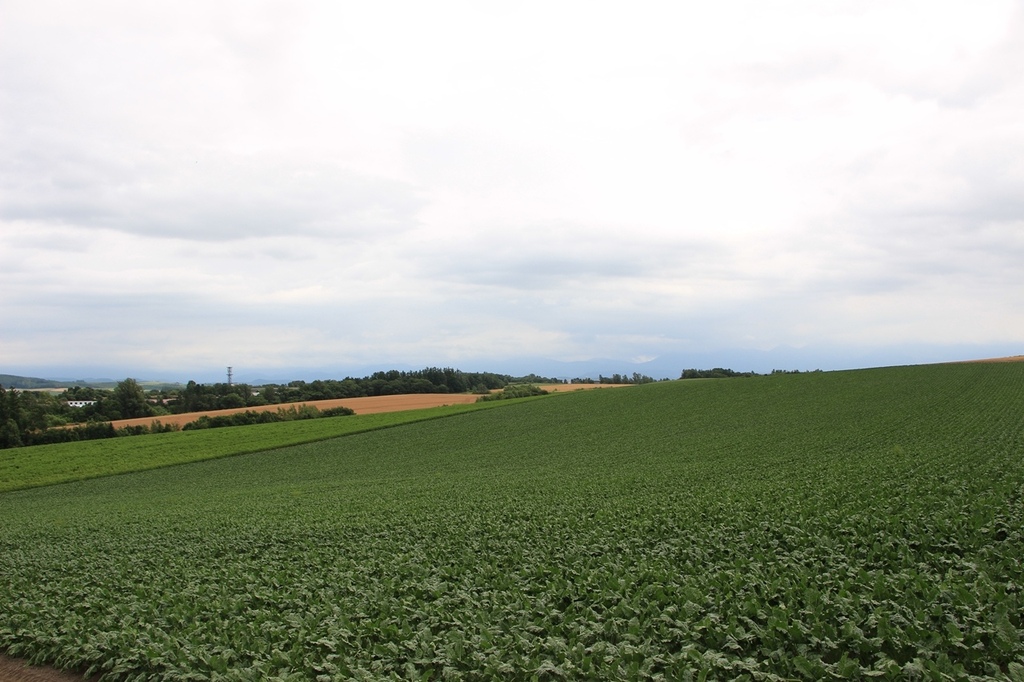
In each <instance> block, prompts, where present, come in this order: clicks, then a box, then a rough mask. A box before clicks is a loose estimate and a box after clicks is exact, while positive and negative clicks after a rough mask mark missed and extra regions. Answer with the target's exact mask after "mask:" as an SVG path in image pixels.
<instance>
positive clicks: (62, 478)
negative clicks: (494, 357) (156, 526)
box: [0, 403, 495, 492]
mask: <svg viewBox="0 0 1024 682" xmlns="http://www.w3.org/2000/svg"><path fill="white" fill-rule="evenodd" d="M489 407H495V406H494V405H492V404H486V403H479V404H475V403H471V404H467V405H445V406H443V407H431V408H426V409H422V410H406V411H402V412H388V413H381V414H361V415H353V416H347V417H331V418H326V419H315V420H306V419H303V420H298V421H287V422H277V423H270V424H257V425H254V426H251V427H248V428H229V429H203V430H197V431H175V432H170V433H159V434H154V435H151V436H146V437H144V438H143V437H127V438H125V437H122V438H117V439H107V440H93V441H83V442H78V443H56V444H53V445H37V446H33V447H27V448H16V449H10V450H0V492H4V491H7V490H18V489H20V488H32V487H36V486H41V485H52V484H54V483H65V482H68V481H80V480H83V479H87V478H96V477H98V476H109V475H111V474H123V473H129V472H132V471H142V470H144V469H155V468H157V467H165V466H170V465H172V464H185V463H187V462H197V461H200V460H204V459H215V458H217V457H230V456H232V455H241V454H247V453H251V452H260V451H262V450H272V449H274V448H280V447H284V446H286V445H298V444H300V443H312V442H315V441H318V440H324V439H327V438H336V437H338V436H344V435H349V434H352V433H360V432H363V431H373V430H376V429H382V428H388V427H390V426H397V425H399V424H409V423H412V422H419V421H425V420H427V419H437V418H439V417H448V416H451V415H454V414H461V413H463V412H469V411H473V410H480V409H487V408H489Z"/></svg>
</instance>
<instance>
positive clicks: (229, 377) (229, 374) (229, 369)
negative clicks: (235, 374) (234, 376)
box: [228, 367, 231, 386]
mask: <svg viewBox="0 0 1024 682" xmlns="http://www.w3.org/2000/svg"><path fill="white" fill-rule="evenodd" d="M230 385H231V368H230V367H228V386H230Z"/></svg>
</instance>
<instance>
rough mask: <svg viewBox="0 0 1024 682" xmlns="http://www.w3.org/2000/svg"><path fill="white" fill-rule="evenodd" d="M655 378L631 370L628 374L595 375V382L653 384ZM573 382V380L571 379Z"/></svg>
mask: <svg viewBox="0 0 1024 682" xmlns="http://www.w3.org/2000/svg"><path fill="white" fill-rule="evenodd" d="M655 381H657V379H655V378H653V377H649V376H647V375H646V374H640V373H639V372H633V374H632V375H629V374H613V375H611V376H610V377H606V376H604V375H603V374H598V375H597V383H599V384H653V383H654V382H655ZM573 383H575V380H573Z"/></svg>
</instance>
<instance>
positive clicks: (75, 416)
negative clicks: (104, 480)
mask: <svg viewBox="0 0 1024 682" xmlns="http://www.w3.org/2000/svg"><path fill="white" fill-rule="evenodd" d="M99 394H103V395H99ZM68 400H96V401H97V403H96V405H89V406H87V407H84V408H74V407H69V406H68ZM101 403H102V404H103V410H104V411H105V413H107V414H112V415H115V416H112V417H97V416H96V409H95V408H96V406H97V405H100V404H101ZM90 411H91V414H92V418H89V417H88V416H87V415H84V414H83V412H90ZM154 412H155V411H154V410H153V408H152V406H151V405H150V404H149V403H148V402H147V399H146V395H145V393H144V392H143V391H142V389H141V388H140V387H139V385H138V383H136V382H135V381H134V380H133V379H126V380H125V381H122V382H120V383H119V384H118V385H117V386H116V387H115V388H114V389H113V390H112V391H95V390H94V389H87V388H84V387H75V388H74V389H69V390H68V391H65V392H64V393H61V394H55V393H52V392H49V391H26V390H21V391H18V390H13V389H12V390H6V389H5V388H4V387H3V386H2V385H0V448H15V447H20V446H23V445H42V444H46V443H63V442H68V441H77V440H93V439H96V438H113V437H114V436H119V435H134V434H136V433H151V432H153V431H154V429H155V430H157V431H167V430H171V429H172V427H169V426H168V427H163V426H159V425H155V426H152V427H145V426H142V427H130V428H125V429H114V428H113V427H112V426H111V425H110V421H111V419H122V418H128V417H148V416H152V415H153V414H154ZM122 415H125V416H122ZM83 417H86V418H84V419H83ZM76 422H85V423H81V424H79V425H77V426H67V425H69V424H74V423H76Z"/></svg>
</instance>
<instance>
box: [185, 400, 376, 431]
mask: <svg viewBox="0 0 1024 682" xmlns="http://www.w3.org/2000/svg"><path fill="white" fill-rule="evenodd" d="M355 413H356V412H355V410H352V409H350V408H348V407H332V408H330V409H327V410H319V409H317V408H315V407H313V406H312V405H303V406H302V407H298V408H296V407H289V408H283V407H282V408H278V409H277V411H275V412H270V411H267V410H264V411H260V412H256V411H255V410H246V411H245V412H235V413H234V414H222V415H216V416H214V417H210V416H208V415H205V414H204V415H203V416H201V417H199V419H197V420H195V421H194V422H189V423H188V424H185V426H183V427H182V431H193V430H197V429H217V428H221V427H224V426H249V425H251V424H271V423H273V422H289V421H295V420H296V419H320V418H321V417H343V416H348V415H350V414H355Z"/></svg>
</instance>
